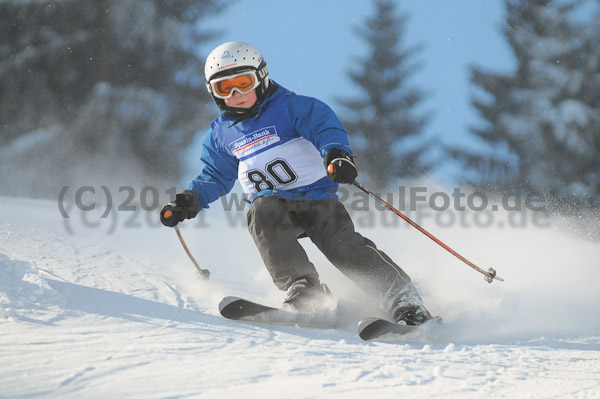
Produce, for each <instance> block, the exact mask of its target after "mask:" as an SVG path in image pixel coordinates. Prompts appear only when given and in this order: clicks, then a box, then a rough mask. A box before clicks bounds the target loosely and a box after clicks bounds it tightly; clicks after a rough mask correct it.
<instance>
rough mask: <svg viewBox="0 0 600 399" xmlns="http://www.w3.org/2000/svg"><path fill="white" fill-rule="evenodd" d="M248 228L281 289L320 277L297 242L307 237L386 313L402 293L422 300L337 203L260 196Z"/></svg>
mask: <svg viewBox="0 0 600 399" xmlns="http://www.w3.org/2000/svg"><path fill="white" fill-rule="evenodd" d="M248 229H249V231H250V234H252V237H253V238H254V242H255V244H256V246H257V248H258V250H259V252H260V254H261V256H262V259H263V261H264V263H265V265H266V267H267V269H268V271H269V273H270V274H271V277H272V278H273V282H274V283H275V285H276V286H277V287H278V288H279V289H282V290H286V289H287V288H288V287H289V285H290V284H291V283H292V281H294V280H295V279H297V278H299V277H303V276H308V277H312V278H315V279H318V277H319V275H318V273H317V271H316V269H315V267H314V265H313V264H312V263H311V262H310V260H309V259H308V256H307V255H306V252H305V251H304V248H302V245H300V243H299V242H298V236H299V235H301V234H303V233H305V234H306V235H307V236H308V237H309V238H310V239H311V241H312V242H313V243H314V244H315V245H316V246H317V247H318V248H319V250H321V252H322V253H323V254H324V255H325V256H326V257H327V259H328V260H329V261H330V262H331V263H332V264H333V265H334V266H335V267H337V268H338V269H339V270H340V271H341V272H342V273H343V274H344V275H346V276H347V277H348V278H350V279H351V280H352V281H354V282H355V283H356V284H357V285H358V286H359V287H361V288H362V289H363V290H364V291H366V292H367V293H368V294H370V295H373V296H374V297H375V298H377V300H378V304H379V305H380V306H381V307H382V308H383V309H384V310H389V307H391V303H392V302H393V301H394V299H396V298H398V297H400V296H402V295H405V294H410V295H415V296H418V293H417V291H416V289H415V287H414V285H413V284H412V282H411V280H410V278H409V276H408V275H407V274H406V273H405V272H404V271H403V270H402V269H401V268H400V267H399V266H398V265H396V264H395V263H394V262H393V261H392V260H391V259H390V258H389V257H388V256H387V255H386V254H385V253H384V252H383V251H381V250H379V249H377V247H376V246H375V244H374V243H373V242H372V241H371V240H369V239H367V238H365V237H363V236H362V235H360V234H359V233H357V232H356V231H355V230H354V224H353V223H352V220H351V218H350V215H349V214H348V212H347V211H346V209H345V208H344V206H343V205H342V204H341V203H340V202H339V201H338V200H335V199H324V200H317V201H301V200H288V199H281V198H271V197H260V198H257V199H256V200H254V202H253V203H252V206H251V207H250V210H249V212H248Z"/></svg>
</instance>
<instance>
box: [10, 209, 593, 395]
mask: <svg viewBox="0 0 600 399" xmlns="http://www.w3.org/2000/svg"><path fill="white" fill-rule="evenodd" d="M71 210H73V209H71ZM97 216H98V215H95V216H94V215H93V212H92V213H91V214H87V215H77V214H76V213H72V214H71V218H70V219H64V218H62V217H61V215H60V212H59V210H58V207H57V204H56V203H55V202H52V201H42V200H31V199H19V198H2V197H0V221H1V222H0V398H107V397H114V398H145V399H149V398H234V397H244V398H255V397H256V398H320V397H344V398H363V397H367V396H373V397H375V396H376V397H378V398H481V397H487V398H500V397H506V398H600V317H598V314H599V312H598V310H599V309H598V308H599V305H600V293H599V290H598V289H597V281H598V280H597V264H598V259H600V244H599V243H598V242H594V241H592V240H586V239H584V238H581V237H579V236H576V235H573V234H569V233H567V232H566V231H565V224H564V223H558V222H560V221H556V223H554V224H553V225H552V226H551V227H546V228H535V227H531V226H530V227H524V228H520V229H519V228H512V229H508V228H501V227H493V228H485V229H484V228H480V229H476V228H462V229H461V228H459V227H453V228H448V229H438V230H437V233H439V234H437V235H438V236H439V237H440V238H441V239H442V240H444V241H446V242H447V243H448V244H450V245H451V246H453V247H455V249H457V250H458V251H459V252H461V253H463V255H465V256H466V257H467V258H469V259H471V260H472V261H474V262H475V263H477V264H480V265H482V266H484V267H486V268H487V267H489V266H493V267H495V268H496V269H497V271H498V274H499V275H500V276H502V277H503V278H504V279H505V280H506V281H505V282H504V283H498V282H494V283H493V284H487V283H485V282H484V281H483V279H482V277H481V276H480V275H478V274H476V273H475V272H473V271H472V270H470V269H469V268H468V267H466V266H464V265H463V264H462V263H460V262H459V261H457V260H456V259H455V258H453V257H451V256H450V255H449V254H447V253H446V252H445V251H443V250H442V249H440V248H438V247H437V246H435V245H434V244H433V243H432V242H431V241H429V240H427V239H426V238H425V237H423V236H421V235H420V234H419V233H418V232H416V231H414V230H412V229H408V228H405V227H404V226H400V227H395V228H383V227H375V228H361V229H360V231H361V232H363V233H364V234H365V235H366V236H368V237H370V238H372V239H373V240H374V241H375V242H377V243H378V245H379V246H380V247H381V248H382V249H384V250H385V251H386V252H388V254H390V255H391V256H392V257H393V258H394V259H396V260H397V261H398V262H399V263H400V264H401V265H403V267H404V268H405V269H406V270H407V272H409V274H411V276H412V277H413V279H414V280H415V282H416V283H417V285H418V286H419V288H420V290H421V291H422V294H423V296H424V298H425V300H426V302H427V304H428V307H429V308H430V310H431V311H432V312H433V313H436V314H439V315H441V316H443V317H444V320H445V325H444V327H443V328H442V329H440V331H439V332H438V333H437V334H436V335H435V336H434V338H433V340H431V341H423V340H418V339H417V340H415V341H411V342H402V343H392V344H390V343H366V342H362V341H361V340H360V339H359V338H358V337H357V336H356V334H355V322H356V321H357V320H358V319H359V318H361V317H363V316H367V315H369V313H370V310H369V309H367V307H366V306H359V305H358V304H359V298H358V299H357V296H359V295H358V294H357V293H356V291H355V289H354V287H353V284H352V283H350V282H349V281H348V280H346V279H345V278H344V277H343V276H341V275H340V274H339V273H338V272H337V271H336V270H334V269H333V268H332V267H331V266H330V265H329V264H328V263H327V262H326V261H325V260H324V259H323V257H322V256H320V255H319V254H318V253H317V252H316V250H315V249H314V248H312V247H311V246H310V244H308V243H307V245H306V248H307V250H308V251H309V253H310V256H311V257H312V258H313V259H314V261H315V263H316V265H317V267H318V268H319V270H320V272H321V274H322V278H323V280H324V281H325V282H327V283H328V284H329V285H330V287H331V289H332V290H333V292H334V293H336V294H337V295H338V296H339V297H340V307H342V308H344V309H346V313H345V316H344V317H345V320H344V321H345V323H343V325H342V327H341V328H339V329H336V330H333V329H331V330H316V329H300V328H293V327H269V326H260V325H251V324H242V323H234V322H230V321H228V320H224V319H222V318H221V317H219V315H218V311H217V304H218V302H219V301H220V299H221V298H222V297H223V296H226V295H244V296H246V297H248V298H251V299H255V300H260V301H263V302H265V303H270V304H278V303H279V302H280V301H281V300H282V298H283V295H284V294H283V293H282V292H279V291H277V290H276V289H275V288H274V286H273V285H272V283H271V282H270V281H269V276H268V275H267V273H266V271H265V269H264V267H263V266H262V263H261V260H260V257H259V255H258V253H257V251H256V250H255V248H254V246H253V244H252V242H251V238H250V237H249V235H248V234H247V232H246V230H245V228H244V227H242V226H241V224H242V222H243V214H242V215H237V216H236V218H237V219H235V220H236V223H238V222H239V224H238V225H237V226H234V225H233V223H232V222H231V221H230V219H229V218H230V217H231V215H229V214H226V213H225V212H223V211H220V210H219V209H218V207H217V209H215V210H211V213H209V214H207V215H206V218H205V219H204V220H202V222H201V223H200V222H198V223H196V224H192V223H190V222H188V223H189V224H188V225H187V226H186V227H185V228H183V229H182V232H183V234H184V237H185V238H186V240H187V241H188V244H189V246H190V248H191V250H192V252H193V253H194V254H195V255H196V257H197V258H198V260H199V261H200V263H201V264H202V265H203V267H206V268H209V269H210V270H211V272H212V275H211V280H210V282H208V283H204V282H201V281H200V280H199V279H198V278H197V276H196V272H195V269H194V267H193V265H192V264H191V263H190V261H189V260H188V259H187V257H186V255H185V253H184V251H183V249H182V248H181V247H180V245H179V242H178V241H177V238H176V236H175V234H174V232H173V231H172V230H170V229H167V228H161V227H158V226H157V224H156V218H155V212H154V213H151V214H145V213H143V212H139V215H138V218H137V219H136V220H135V222H136V223H126V221H125V219H124V217H123V215H122V214H118V215H115V216H114V219H112V221H111V218H112V217H113V216H110V217H109V218H106V219H93V218H94V217H97ZM240 216H241V218H240ZM119 217H120V218H121V219H117V218H119ZM90 220H92V221H93V222H90ZM111 223H112V226H111V225H110V224H111ZM190 224H192V226H190ZM596 226H597V225H596ZM595 228H597V227H595ZM432 230H435V228H432ZM434 233H436V231H434ZM352 307H356V309H357V310H356V312H355V314H352V313H350V312H349V309H351V308H352Z"/></svg>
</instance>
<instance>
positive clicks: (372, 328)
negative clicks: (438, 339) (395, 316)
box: [358, 317, 442, 341]
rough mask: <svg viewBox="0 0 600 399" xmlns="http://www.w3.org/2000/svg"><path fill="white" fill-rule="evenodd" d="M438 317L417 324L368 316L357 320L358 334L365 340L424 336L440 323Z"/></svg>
mask: <svg viewBox="0 0 600 399" xmlns="http://www.w3.org/2000/svg"><path fill="white" fill-rule="evenodd" d="M441 322H442V319H441V318H440V317H434V318H433V319H431V320H429V321H427V322H425V323H423V324H421V325H419V326H407V325H405V324H397V323H394V322H392V321H389V320H386V319H381V318H379V317H368V318H366V319H362V320H361V321H360V322H358V336H359V337H360V338H362V339H363V340H365V341H398V340H410V339H411V338H412V339H418V338H426V337H427V336H428V334H429V333H430V332H431V328H432V327H434V326H436V325H439V324H441Z"/></svg>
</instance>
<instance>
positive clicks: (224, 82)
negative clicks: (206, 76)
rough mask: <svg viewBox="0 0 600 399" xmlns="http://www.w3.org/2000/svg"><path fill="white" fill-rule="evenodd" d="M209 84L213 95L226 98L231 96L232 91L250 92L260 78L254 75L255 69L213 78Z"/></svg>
mask: <svg viewBox="0 0 600 399" xmlns="http://www.w3.org/2000/svg"><path fill="white" fill-rule="evenodd" d="M209 84H210V87H211V89H212V90H211V91H212V95H213V96H215V97H217V98H222V99H226V98H229V97H231V96H233V92H234V91H237V92H239V93H241V94H246V93H249V92H251V91H252V90H254V89H256V88H257V87H258V85H260V80H258V78H257V77H256V71H246V72H240V73H237V74H235V75H229V76H225V77H222V78H218V79H213V80H211V81H210V82H209Z"/></svg>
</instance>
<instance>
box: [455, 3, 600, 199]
mask: <svg viewBox="0 0 600 399" xmlns="http://www.w3.org/2000/svg"><path fill="white" fill-rule="evenodd" d="M579 3H580V2H578V1H571V2H564V1H555V0H536V1H529V0H518V1H517V0H510V1H507V2H506V10H507V21H506V26H505V28H504V34H505V36H506V37H507V39H508V42H509V43H510V45H511V48H512V50H513V52H514V55H515V58H516V60H517V65H518V67H517V70H516V72H515V73H514V74H498V73H493V72H489V71H486V70H483V69H482V68H473V69H472V71H471V72H472V75H471V76H472V81H473V83H474V84H475V85H476V86H478V87H480V88H481V89H482V90H483V91H484V92H485V93H486V94H487V97H481V96H480V97H477V98H475V99H474V101H473V104H474V106H475V107H476V109H477V110H478V111H479V113H480V114H481V116H482V117H483V119H484V120H485V122H486V124H485V125H483V126H481V127H476V128H473V129H472V132H473V133H474V134H475V135H476V136H477V137H479V138H480V139H482V140H483V141H484V142H487V143H489V144H490V146H491V148H492V152H491V154H483V155H482V154H467V153H464V152H461V151H455V152H454V154H455V155H456V156H457V157H459V158H461V159H463V160H467V162H469V163H470V165H472V166H476V167H477V168H478V169H479V171H480V176H482V179H481V180H479V181H477V182H475V183H479V184H483V185H495V186H496V188H500V189H505V188H507V187H509V186H510V187H512V188H519V189H522V190H523V191H526V192H540V191H541V192H544V193H546V194H547V195H549V196H551V197H552V198H555V199H558V200H562V202H563V203H564V202H566V203H571V204H588V205H589V204H593V203H594V202H598V201H599V200H600V185H599V183H600V161H599V160H600V146H599V145H598V144H599V138H598V131H599V130H598V121H599V120H600V108H598V92H599V90H600V86H599V84H600V80H599V78H600V75H599V73H600V70H599V68H598V66H599V58H598V50H597V48H598V44H597V43H598V42H597V40H598V39H597V38H598V29H597V22H596V24H595V25H593V24H592V25H589V24H588V25H585V24H583V23H582V22H578V21H576V20H574V19H573V18H572V12H573V11H574V10H575V9H576V8H577V6H578V4H579ZM594 26H595V27H594ZM594 41H595V43H594ZM594 49H595V50H594Z"/></svg>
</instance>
